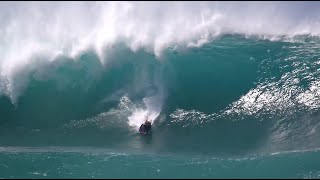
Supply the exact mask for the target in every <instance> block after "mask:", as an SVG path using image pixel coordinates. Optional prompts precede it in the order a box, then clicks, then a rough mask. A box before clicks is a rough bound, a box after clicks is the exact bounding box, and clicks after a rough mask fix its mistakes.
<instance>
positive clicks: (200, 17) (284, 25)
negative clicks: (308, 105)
mask: <svg viewBox="0 0 320 180" xmlns="http://www.w3.org/2000/svg"><path fill="white" fill-rule="evenodd" d="M319 7H320V3H319V2H1V3H0V37H1V39H0V81H1V91H2V92H0V93H4V92H5V93H6V94H7V95H8V96H14V95H15V94H13V92H15V93H18V91H20V89H18V90H17V87H16V86H15V85H14V83H13V81H14V79H15V78H14V76H15V74H16V73H17V71H20V70H21V69H23V68H25V67H26V66H28V65H30V64H31V63H32V61H31V59H32V58H34V57H35V56H37V57H38V56H45V57H46V58H43V61H52V60H54V59H55V57H57V56H59V55H65V56H70V57H73V58H75V57H77V55H79V53H81V52H83V51H85V50H88V49H93V50H95V51H96V53H97V54H98V55H99V57H100V59H101V61H102V62H103V61H105V60H107V58H108V55H107V54H104V53H103V52H104V49H105V48H112V45H114V44H115V43H117V42H120V41H122V42H124V43H125V44H126V45H127V46H128V47H130V48H131V49H132V50H133V51H136V50H138V49H141V48H143V49H145V50H147V51H149V52H153V53H154V54H155V55H156V56H157V57H160V56H161V52H162V51H163V50H164V49H165V48H168V47H177V46H181V47H194V46H196V47H197V46H201V45H202V44H204V43H206V42H208V40H209V39H210V38H214V37H216V36H219V35H221V34H225V33H240V34H245V35H258V36H261V37H262V38H271V39H272V38H274V37H276V36H279V35H280V36H281V35H288V36H290V35H297V34H312V35H317V34H319V33H320V25H319V24H320V23H319V22H320V21H319V20H320V16H319V15H320V12H319V11H318V9H319Z"/></svg>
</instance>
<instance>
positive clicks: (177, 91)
mask: <svg viewBox="0 0 320 180" xmlns="http://www.w3.org/2000/svg"><path fill="white" fill-rule="evenodd" d="M300 39H302V42H271V41H266V40H257V39H247V38H244V37H242V36H223V37H221V38H220V39H219V40H216V41H214V42H211V43H209V44H207V45H204V46H203V47H201V48H194V49H188V50H187V51H185V52H176V51H172V50H170V49H168V50H167V51H166V59H165V60H163V61H162V62H159V61H157V60H156V58H155V57H154V56H152V55H150V54H148V53H145V52H143V51H139V52H136V53H133V52H131V51H129V50H127V49H126V48H123V46H122V45H121V44H120V45H119V46H118V51H119V54H116V55H115V57H117V58H116V60H117V61H114V62H112V61H110V63H115V65H113V66H109V67H110V68H105V67H103V65H101V64H100V63H99V61H98V58H97V57H96V56H94V54H93V53H90V52H88V53H85V54H84V55H82V56H81V57H80V58H79V59H78V60H77V61H68V60H67V59H64V58H61V60H57V61H54V62H53V63H51V64H46V65H44V66H43V67H42V68H44V69H46V72H48V71H49V72H50V73H49V76H48V77H47V79H45V80H44V79H37V73H39V72H37V71H34V72H30V73H29V74H28V75H29V76H30V79H31V80H30V82H29V85H28V86H27V88H26V89H25V91H24V93H23V94H22V95H21V96H20V97H19V101H18V102H17V104H15V105H14V104H12V103H10V99H8V98H7V97H6V96H2V97H1V107H4V108H1V117H2V118H1V132H0V133H1V136H0V142H1V146H2V149H3V150H2V152H1V155H0V159H1V163H2V166H1V169H0V171H1V177H4V178H8V177H12V178H22V177H30V178H31V177H34V178H37V177H47V178H59V177H61V178H67V177H70V178H76V177H88V178H90V177H96V178H98V177H124V178H125V177H127V178H129V177H135V178H139V177H142V178H143V177H144V178H147V177H154V178H156V177H164V178H165V177H177V178H183V177H186V178H187V177H194V178H197V177H199V178H200V177H222V178H228V177H230V178H231V177H243V178H246V177H248V178H255V177H258V178H259V177H260V178H275V177H280V178H281V177H282V178H289V177H292V178H308V177H311V178H313V177H318V176H319V163H318V161H319V159H318V158H319V152H318V151H317V148H318V147H319V141H318V140H317V139H318V138H319V133H318V130H319V129H318V123H319V122H318V119H319V111H318V107H319V105H320V104H319V101H318V100H319V99H318V98H319V96H317V95H318V94H317V92H314V93H311V94H313V95H314V97H312V98H310V97H309V98H306V100H305V101H303V100H301V99H299V97H302V95H305V96H307V95H308V92H309V91H314V90H312V88H311V87H310V86H312V84H314V83H316V82H317V79H319V78H320V76H319V73H318V71H317V69H318V68H319V63H318V61H319V59H318V57H319V54H318V51H316V50H314V48H315V47H317V44H318V39H317V38H308V37H300ZM312 44H313V45H312ZM310 46H312V47H313V50H314V51H310V50H309V49H308V48H310ZM307 67H308V68H307ZM141 70H143V71H141ZM17 78H19V76H17ZM295 78H298V80H296V81H294V80H292V79H295ZM135 79H136V80H135ZM138 79H139V80H138ZM140 80H142V81H140ZM318 87H319V86H316V87H315V88H318ZM251 91H256V92H258V93H257V94H258V95H257V96H254V98H253V99H254V100H247V101H245V100H241V98H243V97H246V98H248V99H250V98H251V99H252V97H251V96H252V95H251V94H250V93H249V92H251ZM316 91H317V89H316ZM115 92H116V93H115ZM159 92H164V93H163V94H165V96H161V98H159V99H156V100H159V101H153V102H152V103H155V104H157V103H159V104H160V103H162V104H163V105H162V107H161V111H160V114H159V116H157V117H156V119H155V120H154V123H153V124H154V125H153V133H152V135H150V136H145V137H144V136H140V135H139V134H137V129H134V128H132V127H131V126H130V125H129V124H130V121H134V120H135V119H134V118H133V119H132V118H131V119H130V117H132V114H134V112H137V111H139V108H140V110H141V111H142V112H148V111H151V112H152V111H156V110H157V109H156V108H153V109H152V108H150V109H148V106H146V105H145V104H144V103H143V98H145V97H160V96H157V95H158V94H159ZM268 93H273V96H269V98H263V97H264V96H268ZM284 96H286V97H285V98H284ZM309 96H310V95H309ZM110 97H112V98H110ZM311 105H312V106H311ZM142 117H143V116H142ZM141 121H143V119H142V120H141V119H140V122H141ZM292 151H293V152H292Z"/></svg>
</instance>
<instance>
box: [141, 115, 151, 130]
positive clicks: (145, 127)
mask: <svg viewBox="0 0 320 180" xmlns="http://www.w3.org/2000/svg"><path fill="white" fill-rule="evenodd" d="M145 117H146V121H145V122H144V123H143V124H141V126H140V130H139V131H140V132H141V130H142V128H143V130H144V134H147V133H148V132H149V131H150V130H151V122H150V121H149V119H148V117H147V116H145Z"/></svg>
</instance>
